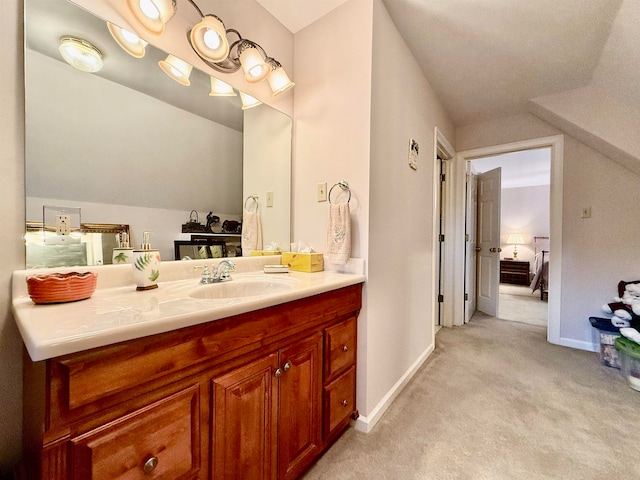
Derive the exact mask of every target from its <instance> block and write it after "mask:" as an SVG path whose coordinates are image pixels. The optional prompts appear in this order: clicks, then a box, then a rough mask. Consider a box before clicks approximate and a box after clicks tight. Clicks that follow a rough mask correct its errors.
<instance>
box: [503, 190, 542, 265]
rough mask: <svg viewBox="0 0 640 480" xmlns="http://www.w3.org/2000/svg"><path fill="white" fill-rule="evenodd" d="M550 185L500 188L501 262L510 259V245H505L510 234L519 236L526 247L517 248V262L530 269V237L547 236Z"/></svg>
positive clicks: (532, 255) (532, 246) (533, 247)
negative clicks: (524, 264)
mask: <svg viewBox="0 0 640 480" xmlns="http://www.w3.org/2000/svg"><path fill="white" fill-rule="evenodd" d="M550 194H551V192H550V189H549V185H536V186H533V187H518V188H503V189H502V192H501V198H500V239H501V242H500V243H501V246H502V253H501V254H500V258H513V245H509V244H507V239H508V238H509V234H510V233H520V234H522V237H523V239H524V241H525V245H518V260H520V261H521V262H530V264H531V268H533V257H534V255H535V250H534V249H535V245H534V239H533V237H536V236H537V237H548V236H549V199H550Z"/></svg>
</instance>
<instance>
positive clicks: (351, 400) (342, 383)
mask: <svg viewBox="0 0 640 480" xmlns="http://www.w3.org/2000/svg"><path fill="white" fill-rule="evenodd" d="M355 402H356V368H355V367H351V368H350V369H349V370H347V371H346V372H345V373H343V374H342V375H341V376H340V377H338V378H337V379H336V380H334V381H333V382H331V383H330V384H329V385H327V386H326V387H325V388H324V408H325V412H324V418H325V425H324V434H325V438H326V437H328V436H329V434H330V433H331V432H332V431H333V430H334V429H335V428H336V427H337V426H339V425H340V424H341V423H342V422H343V421H345V420H346V419H347V418H349V416H351V414H352V413H353V412H354V411H355V409H356V407H355Z"/></svg>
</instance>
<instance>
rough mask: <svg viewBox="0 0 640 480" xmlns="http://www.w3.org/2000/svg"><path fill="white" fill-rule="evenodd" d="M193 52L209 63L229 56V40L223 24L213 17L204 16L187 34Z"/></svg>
mask: <svg viewBox="0 0 640 480" xmlns="http://www.w3.org/2000/svg"><path fill="white" fill-rule="evenodd" d="M189 38H190V40H191V46H192V47H193V49H194V50H195V52H196V53H197V54H198V55H199V56H200V57H202V58H203V59H205V60H208V61H210V62H214V63H215V62H221V61H222V60H224V59H225V58H227V57H228V56H229V40H227V32H226V30H225V28H224V23H222V20H220V19H219V18H218V17H216V16H215V15H205V16H204V17H203V18H202V20H201V21H200V22H198V23H196V24H195V25H194V26H193V28H192V29H191V32H189Z"/></svg>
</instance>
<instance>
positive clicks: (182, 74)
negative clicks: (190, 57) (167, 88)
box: [158, 54, 193, 86]
mask: <svg viewBox="0 0 640 480" xmlns="http://www.w3.org/2000/svg"><path fill="white" fill-rule="evenodd" d="M158 65H160V68H161V69H162V71H163V72H164V73H166V74H167V75H169V76H170V77H171V78H173V79H174V80H175V81H176V82H178V83H179V84H181V85H184V86H189V85H190V84H191V82H190V81H189V75H191V69H192V68H193V65H191V64H190V63H187V62H185V61H184V60H181V59H179V58H178V57H174V56H173V55H171V54H169V55H168V56H167V58H166V60H160V61H159V62H158Z"/></svg>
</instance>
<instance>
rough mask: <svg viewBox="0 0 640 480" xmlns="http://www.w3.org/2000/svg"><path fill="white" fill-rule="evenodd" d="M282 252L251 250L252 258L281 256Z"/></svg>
mask: <svg viewBox="0 0 640 480" xmlns="http://www.w3.org/2000/svg"><path fill="white" fill-rule="evenodd" d="M280 254H282V252H280V251H278V252H274V251H273V250H251V256H252V257H265V256H267V255H280Z"/></svg>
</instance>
